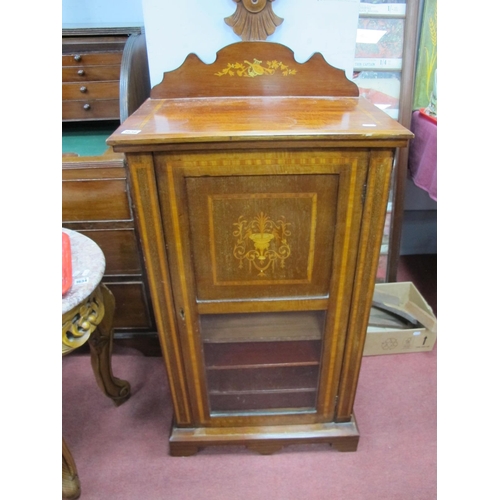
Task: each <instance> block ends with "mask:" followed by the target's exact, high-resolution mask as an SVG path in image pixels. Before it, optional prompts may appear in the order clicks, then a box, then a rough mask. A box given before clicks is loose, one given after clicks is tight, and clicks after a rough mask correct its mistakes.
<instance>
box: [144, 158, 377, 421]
mask: <svg viewBox="0 0 500 500" xmlns="http://www.w3.org/2000/svg"><path fill="white" fill-rule="evenodd" d="M368 161H369V153H368V151H367V150H363V149H359V150H349V151H347V150H341V149H336V150H335V151H330V150H328V149H321V150H317V151H315V150H272V151H265V150H263V151H260V152H256V151H250V150H249V151H239V152H237V153H231V152H211V153H206V152H204V153H196V152H194V153H156V154H155V155H154V166H155V171H156V179H157V183H158V191H159V201H160V209H161V213H162V224H163V230H164V233H165V240H166V242H167V254H168V260H169V267H170V270H171V272H172V285H173V296H174V301H175V309H176V311H175V312H176V315H177V321H178V329H179V334H180V339H181V344H182V356H183V364H184V367H185V371H186V373H185V376H186V384H187V387H188V392H189V398H190V405H191V408H192V411H193V418H194V422H192V423H191V425H203V426H205V427H211V426H213V427H216V426H238V425H272V424H275V423H279V424H283V423H290V424H310V423H319V422H327V421H331V419H332V416H333V412H334V404H335V395H336V392H337V387H338V381H339V376H340V364H341V360H342V355H343V347H344V341H345V336H346V330H347V323H348V311H349V306H350V300H351V294H352V287H353V281H354V270H355V264H356V255H357V248H358V239H359V230H360V223H361V212H362V195H363V187H364V183H365V181H366V176H367V168H368Z"/></svg>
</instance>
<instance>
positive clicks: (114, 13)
mask: <svg viewBox="0 0 500 500" xmlns="http://www.w3.org/2000/svg"><path fill="white" fill-rule="evenodd" d="M167 1H168V2H170V1H171V0H167ZM62 23H63V26H64V25H65V24H88V23H93V24H112V25H113V24H130V25H132V26H135V25H137V24H139V25H140V24H142V23H143V15H142V0H62Z"/></svg>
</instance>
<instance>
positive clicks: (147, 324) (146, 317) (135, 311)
mask: <svg viewBox="0 0 500 500" xmlns="http://www.w3.org/2000/svg"><path fill="white" fill-rule="evenodd" d="M104 284H105V285H106V286H107V287H108V288H109V289H110V290H111V293H112V294H113V295H114V297H115V304H116V308H115V316H114V320H113V327H114V328H131V329H133V328H151V326H152V318H151V316H150V314H149V310H148V307H147V300H146V290H145V288H144V284H143V283H142V282H128V283H114V282H113V283H110V282H106V279H104Z"/></svg>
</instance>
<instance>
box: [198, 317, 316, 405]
mask: <svg viewBox="0 0 500 500" xmlns="http://www.w3.org/2000/svg"><path fill="white" fill-rule="evenodd" d="M325 315H326V314H325V312H324V311H299V312H270V313H248V314H205V315H201V316H200V329H201V336H202V340H203V355H204V360H205V370H206V379H207V385H208V395H209V404H210V412H211V414H214V413H217V414H220V413H221V412H239V413H241V412H248V411H266V410H273V411H277V410H278V411H287V410H292V409H293V410H297V409H304V410H313V409H314V408H315V407H316V398H317V392H318V383H319V371H320V357H321V351H322V342H323V330H324V322H325Z"/></svg>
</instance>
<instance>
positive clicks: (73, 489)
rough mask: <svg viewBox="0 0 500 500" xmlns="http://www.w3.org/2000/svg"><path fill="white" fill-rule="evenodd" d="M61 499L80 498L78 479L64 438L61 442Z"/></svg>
mask: <svg viewBox="0 0 500 500" xmlns="http://www.w3.org/2000/svg"><path fill="white" fill-rule="evenodd" d="M62 497H63V498H64V499H65V500H75V499H76V498H79V497H80V479H79V478H78V472H77V470H76V465H75V461H74V460H73V455H71V452H70V451H69V448H68V445H67V444H66V442H65V441H64V438H63V440H62Z"/></svg>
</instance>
